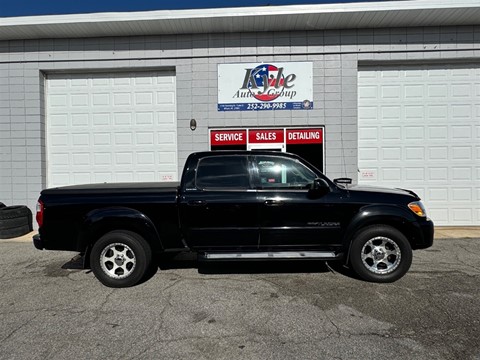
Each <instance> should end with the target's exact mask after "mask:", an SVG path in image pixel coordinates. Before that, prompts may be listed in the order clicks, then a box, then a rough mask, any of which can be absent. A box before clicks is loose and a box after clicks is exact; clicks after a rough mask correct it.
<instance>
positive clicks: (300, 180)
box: [255, 156, 317, 189]
mask: <svg viewBox="0 0 480 360" xmlns="http://www.w3.org/2000/svg"><path fill="white" fill-rule="evenodd" d="M255 163H256V165H257V168H258V175H259V182H260V183H259V184H257V186H259V187H260V188H264V189H270V188H277V189H308V188H309V187H310V186H311V184H312V183H313V180H314V179H315V178H316V177H317V176H316V174H315V173H314V172H313V171H311V170H310V169H309V168H307V167H305V165H303V164H302V163H300V162H299V161H297V160H295V159H289V158H282V157H274V156H256V157H255Z"/></svg>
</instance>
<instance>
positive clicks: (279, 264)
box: [62, 253, 358, 283]
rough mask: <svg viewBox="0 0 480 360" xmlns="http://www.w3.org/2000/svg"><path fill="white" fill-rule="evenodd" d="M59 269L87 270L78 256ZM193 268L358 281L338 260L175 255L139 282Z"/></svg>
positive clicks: (158, 263) (158, 259) (155, 265)
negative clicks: (325, 275) (330, 275)
mask: <svg viewBox="0 0 480 360" xmlns="http://www.w3.org/2000/svg"><path fill="white" fill-rule="evenodd" d="M62 269H69V270H82V269H83V270H88V271H87V272H90V271H91V270H90V269H89V267H88V266H87V267H85V263H84V258H83V256H82V255H77V256H75V257H73V258H72V259H71V260H69V261H67V262H66V263H65V264H63V265H62ZM175 269H197V270H198V272H199V273H200V274H205V275H225V274H291V273H294V274H295V273H296V274H298V273H319V274H322V273H328V272H333V273H338V274H341V275H344V276H347V277H350V278H354V279H358V277H357V275H356V274H355V273H354V272H353V271H352V270H351V269H349V268H347V267H345V266H343V263H342V262H341V261H331V262H327V261H318V260H303V261H299V260H276V261H245V260H243V261H215V262H213V261H210V262H206V261H199V260H198V259H197V255H196V254H194V253H185V254H179V255H176V256H171V255H168V254H167V255H161V256H158V257H156V258H155V259H154V263H153V264H152V267H151V269H150V270H149V271H148V272H147V274H146V275H145V277H144V279H143V280H142V281H141V283H143V282H145V281H148V280H149V279H151V278H152V277H153V276H155V274H156V273H157V271H158V270H175Z"/></svg>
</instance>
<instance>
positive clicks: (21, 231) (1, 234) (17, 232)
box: [0, 225, 30, 239]
mask: <svg viewBox="0 0 480 360" xmlns="http://www.w3.org/2000/svg"><path fill="white" fill-rule="evenodd" d="M29 232H30V226H28V225H23V226H18V227H14V228H11V229H0V239H12V238H16V237H19V236H23V235H25V234H28V233H29Z"/></svg>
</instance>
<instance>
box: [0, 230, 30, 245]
mask: <svg viewBox="0 0 480 360" xmlns="http://www.w3.org/2000/svg"><path fill="white" fill-rule="evenodd" d="M35 234H37V231H31V232H29V233H28V234H25V235H22V236H19V237H16V238H10V239H0V243H2V242H32V243H33V239H32V237H33V235H35Z"/></svg>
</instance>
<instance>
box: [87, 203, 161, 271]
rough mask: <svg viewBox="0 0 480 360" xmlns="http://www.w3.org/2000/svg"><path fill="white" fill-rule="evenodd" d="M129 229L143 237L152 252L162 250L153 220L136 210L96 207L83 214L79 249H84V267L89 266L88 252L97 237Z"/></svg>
mask: <svg viewBox="0 0 480 360" xmlns="http://www.w3.org/2000/svg"><path fill="white" fill-rule="evenodd" d="M116 230H119V231H121V230H125V231H131V232H133V233H136V234H138V235H140V236H141V237H143V238H144V239H145V241H146V242H147V243H148V244H149V245H150V247H151V249H152V252H153V253H158V252H161V251H162V250H163V244H162V241H161V239H160V236H159V234H158V231H157V229H156V227H155V225H154V224H153V222H152V221H151V220H150V219H149V218H148V217H147V216H146V215H145V214H143V213H141V212H140V211H138V210H135V209H131V208H127V207H108V208H102V209H96V210H93V211H91V212H89V213H88V214H87V215H86V216H85V220H84V221H83V223H82V226H81V231H80V237H79V242H80V244H79V245H80V246H79V248H80V249H84V259H85V263H84V265H85V267H89V263H88V262H89V258H90V252H91V249H92V247H93V245H94V244H95V242H96V241H98V239H100V238H101V237H102V236H104V235H105V234H107V233H109V232H111V231H116Z"/></svg>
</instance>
